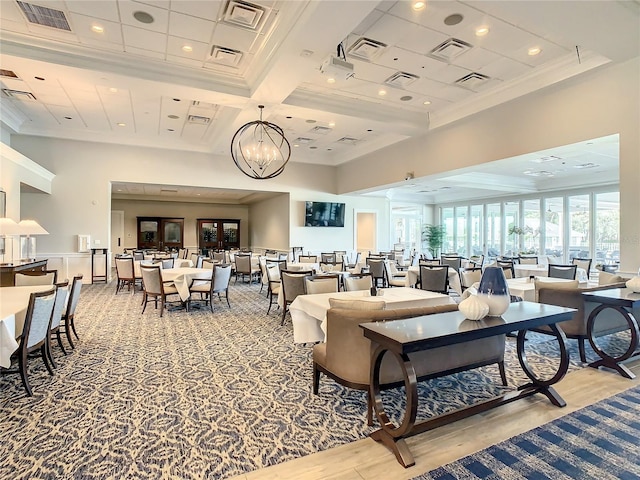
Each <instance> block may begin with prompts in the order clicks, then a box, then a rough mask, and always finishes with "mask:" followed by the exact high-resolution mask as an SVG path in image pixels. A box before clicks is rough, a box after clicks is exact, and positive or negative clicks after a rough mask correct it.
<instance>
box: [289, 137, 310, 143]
mask: <svg viewBox="0 0 640 480" xmlns="http://www.w3.org/2000/svg"><path fill="white" fill-rule="evenodd" d="M311 142H313V139H311V138H307V137H298V138H296V139H295V140H294V141H293V143H298V144H300V145H306V144H308V143H311Z"/></svg>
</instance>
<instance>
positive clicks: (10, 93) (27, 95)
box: [2, 88, 36, 100]
mask: <svg viewBox="0 0 640 480" xmlns="http://www.w3.org/2000/svg"><path fill="white" fill-rule="evenodd" d="M2 93H4V94H5V95H6V96H7V97H10V98H16V99H18V100H36V97H35V95H34V94H33V93H31V92H23V91H20V90H11V89H9V88H3V89H2Z"/></svg>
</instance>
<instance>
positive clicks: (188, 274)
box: [160, 267, 213, 302]
mask: <svg viewBox="0 0 640 480" xmlns="http://www.w3.org/2000/svg"><path fill="white" fill-rule="evenodd" d="M160 272H161V273H162V281H163V282H168V281H172V282H173V283H174V285H175V286H176V288H177V289H178V295H180V299H181V300H182V301H183V302H186V301H187V300H189V297H190V295H191V293H190V292H189V286H190V285H191V282H192V281H193V280H196V279H197V280H211V276H212V275H213V270H212V269H210V268H192V267H181V268H169V269H165V270H160Z"/></svg>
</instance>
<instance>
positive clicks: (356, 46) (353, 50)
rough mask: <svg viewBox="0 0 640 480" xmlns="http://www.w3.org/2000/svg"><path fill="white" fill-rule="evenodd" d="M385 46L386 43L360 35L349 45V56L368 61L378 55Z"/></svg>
mask: <svg viewBox="0 0 640 480" xmlns="http://www.w3.org/2000/svg"><path fill="white" fill-rule="evenodd" d="M386 47H387V44H386V43H382V42H378V41H377V40H371V39H370V38H365V37H361V38H359V39H358V40H356V41H355V42H354V43H353V45H351V47H349V51H348V53H349V55H351V56H354V57H356V58H359V59H361V60H366V61H367V62H370V61H372V60H373V59H375V58H376V57H378V56H379V55H380V54H381V53H382V51H383V50H384V49H385V48H386Z"/></svg>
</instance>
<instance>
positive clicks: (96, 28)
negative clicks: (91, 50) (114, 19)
mask: <svg viewBox="0 0 640 480" xmlns="http://www.w3.org/2000/svg"><path fill="white" fill-rule="evenodd" d="M91 30H93V31H94V32H96V33H104V28H103V27H101V26H100V25H92V26H91Z"/></svg>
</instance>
